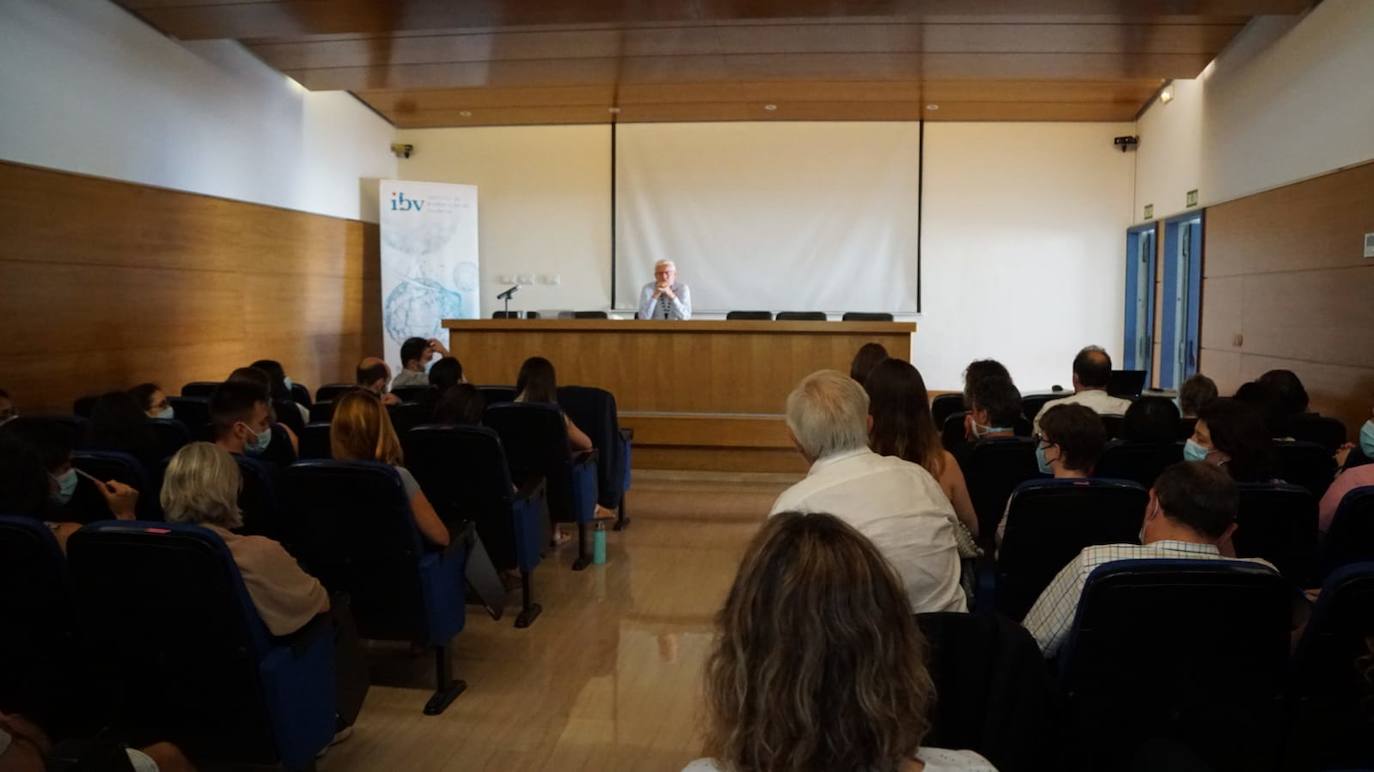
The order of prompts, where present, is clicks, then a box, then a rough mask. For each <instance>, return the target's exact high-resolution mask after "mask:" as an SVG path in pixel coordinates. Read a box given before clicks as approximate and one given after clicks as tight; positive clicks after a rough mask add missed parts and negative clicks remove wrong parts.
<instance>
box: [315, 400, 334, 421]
mask: <svg viewBox="0 0 1374 772" xmlns="http://www.w3.org/2000/svg"><path fill="white" fill-rule="evenodd" d="M333 420H334V400H332V399H317V400H315V404H313V405H311V406H310V423H312V424H319V423H325V424H327V423H329V422H330V421H333Z"/></svg>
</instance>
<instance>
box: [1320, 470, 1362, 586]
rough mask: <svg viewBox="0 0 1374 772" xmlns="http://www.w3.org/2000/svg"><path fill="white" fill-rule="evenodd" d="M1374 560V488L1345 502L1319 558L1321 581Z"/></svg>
mask: <svg viewBox="0 0 1374 772" xmlns="http://www.w3.org/2000/svg"><path fill="white" fill-rule="evenodd" d="M1371 560H1374V486H1366V487H1364V488H1356V489H1354V490H1352V491H1350V492H1349V493H1347V494H1345V496H1344V497H1342V498H1341V503H1340V504H1339V505H1337V507H1336V514H1335V516H1334V517H1332V518H1331V524H1330V526H1329V527H1328V528H1327V529H1326V535H1325V536H1324V537H1322V540H1321V549H1320V551H1319V552H1318V554H1317V573H1318V578H1321V579H1325V578H1326V577H1328V576H1330V575H1331V574H1332V573H1333V572H1335V571H1336V569H1338V568H1340V567H1341V566H1346V565H1350V564H1351V563H1363V562H1366V561H1371Z"/></svg>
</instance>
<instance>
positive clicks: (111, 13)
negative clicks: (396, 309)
mask: <svg viewBox="0 0 1374 772" xmlns="http://www.w3.org/2000/svg"><path fill="white" fill-rule="evenodd" d="M393 134H394V129H393V128H392V126H391V124H389V123H388V122H386V121H385V120H383V119H382V118H380V117H378V116H377V115H376V114H375V113H373V112H372V111H371V110H369V109H368V108H366V107H364V106H363V105H362V104H361V103H360V102H358V101H357V100H356V99H354V98H353V97H352V96H351V95H349V94H347V93H344V92H319V93H310V92H306V91H304V90H303V89H302V88H301V87H299V86H297V85H295V84H294V83H292V82H291V81H289V80H288V79H287V78H286V77H285V76H283V75H281V74H280V73H277V72H275V71H273V70H272V69H270V68H268V67H267V66H266V65H265V64H263V63H262V62H260V61H259V60H258V59H257V58H255V57H254V56H253V55H252V54H250V53H249V52H248V51H247V50H245V49H244V48H243V47H241V46H240V45H238V44H237V43H233V42H228V41H209V42H195V43H185V44H183V43H178V42H176V41H174V40H172V39H170V38H167V37H165V36H163V35H162V34H161V33H159V32H157V31H156V30H154V29H152V28H151V27H148V26H147V25H145V24H144V23H143V22H141V21H139V20H138V19H136V18H134V17H133V16H132V15H130V14H129V13H127V12H126V11H124V10H123V9H121V8H119V7H118V6H116V5H114V4H113V3H111V2H107V0H64V1H62V2H47V1H45V0H5V1H4V2H0V159H3V160H7V161H15V162H19V163H25V164H32V165H35V166H43V167H48V168H53V169H61V170H64V171H71V172H78V173H82V174H91V175H96V176H100V177H109V178H113V179H119V180H125V181H130V182H138V183H144V184H148V185H156V186H160V187H167V188H173V189H177V190H185V191H190V192H194V193H203V194H207V195H214V196H223V197H226V198H232V199H237V200H241V201H251V202H255V203H261V204H269V205H273V206H281V207H286V208H290V209H298V210H302V211H308V212H316V213H320V214H326V215H333V216H336V217H347V218H355V219H365V220H369V221H373V222H375V221H376V219H377V205H376V183H375V180H376V179H379V178H386V177H394V176H395V173H396V159H395V157H394V156H392V155H391V153H390V149H389V146H390V144H391V141H392V135H393Z"/></svg>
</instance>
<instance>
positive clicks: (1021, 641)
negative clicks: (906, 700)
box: [916, 611, 1059, 772]
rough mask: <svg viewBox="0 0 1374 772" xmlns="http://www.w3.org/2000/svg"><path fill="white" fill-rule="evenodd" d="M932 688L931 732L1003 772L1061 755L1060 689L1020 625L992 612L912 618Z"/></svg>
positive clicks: (934, 742)
mask: <svg viewBox="0 0 1374 772" xmlns="http://www.w3.org/2000/svg"><path fill="white" fill-rule="evenodd" d="M916 624H917V626H919V627H920V628H921V632H922V633H923V634H924V635H925V638H926V641H927V642H928V643H929V645H930V663H929V671H930V677H931V680H932V681H934V683H935V693H936V694H937V695H939V699H938V700H936V701H935V710H934V712H933V713H932V715H931V716H930V720H931V730H930V734H929V735H928V736H927V737H926V738H925V739H924V740H922V742H923V743H924V744H926V745H930V746H933V747H940V748H968V749H970V750H974V751H977V752H978V753H980V754H982V755H983V757H984V758H986V759H987V760H988V761H991V762H992V763H993V765H994V766H996V767H997V769H999V770H1001V771H1002V772H1018V770H1039V769H1043V768H1044V763H1045V760H1046V759H1050V758H1053V757H1054V756H1055V755H1056V754H1057V753H1058V747H1057V743H1056V742H1055V737H1056V734H1057V732H1058V707H1059V700H1058V699H1057V696H1058V695H1057V688H1058V687H1057V685H1056V684H1055V683H1054V680H1053V678H1051V676H1050V671H1049V668H1048V667H1047V666H1046V664H1045V659H1044V657H1043V656H1041V654H1040V647H1039V646H1037V645H1036V643H1035V639H1034V638H1032V637H1031V635H1030V633H1028V632H1026V630H1025V628H1023V627H1021V626H1020V625H1018V624H1016V623H1014V622H1012V621H1010V620H1008V619H1006V618H1004V617H1001V616H998V615H996V614H965V613H958V612H947V611H942V612H933V613H927V614H917V615H916Z"/></svg>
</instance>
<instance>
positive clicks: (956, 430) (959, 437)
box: [939, 410, 968, 453]
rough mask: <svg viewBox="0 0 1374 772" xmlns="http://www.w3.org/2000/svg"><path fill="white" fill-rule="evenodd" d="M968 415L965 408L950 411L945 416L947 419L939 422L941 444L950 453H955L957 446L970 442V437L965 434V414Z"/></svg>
mask: <svg viewBox="0 0 1374 772" xmlns="http://www.w3.org/2000/svg"><path fill="white" fill-rule="evenodd" d="M966 415H968V413H967V412H965V411H963V410H960V411H958V412H955V413H950V414H949V415H947V416H945V420H943V421H941V422H940V424H939V426H940V444H941V445H943V446H944V448H945V450H948V451H949V452H950V453H953V452H954V450H955V449H956V448H958V447H960V446H962V445H964V444H966V443H967V442H968V439H967V438H966V437H965V436H964V416H966Z"/></svg>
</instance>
